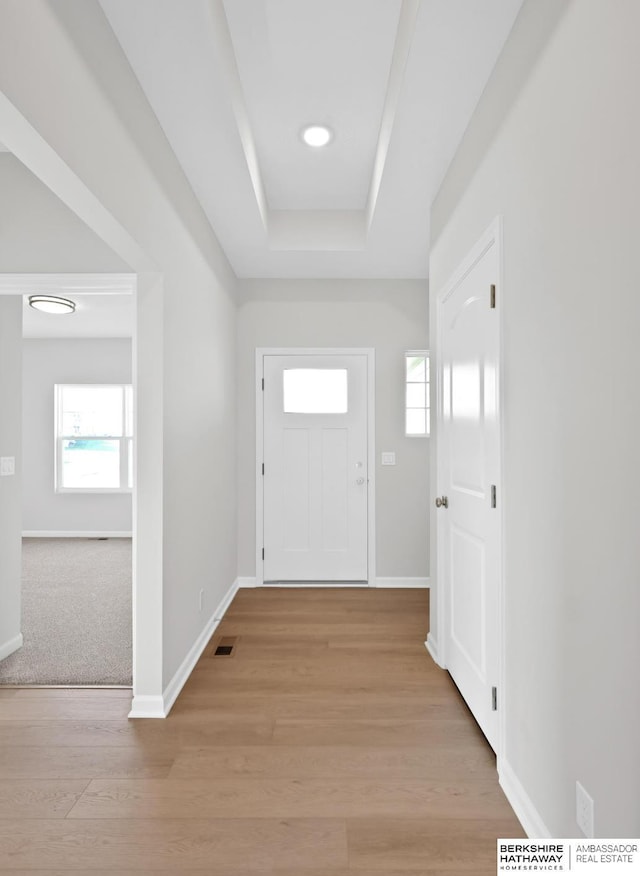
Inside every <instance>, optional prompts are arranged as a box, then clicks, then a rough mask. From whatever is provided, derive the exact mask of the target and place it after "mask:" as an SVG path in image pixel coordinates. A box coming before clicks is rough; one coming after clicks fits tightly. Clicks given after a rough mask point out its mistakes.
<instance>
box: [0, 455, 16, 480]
mask: <svg viewBox="0 0 640 876" xmlns="http://www.w3.org/2000/svg"><path fill="white" fill-rule="evenodd" d="M15 473H16V458H15V456H2V457H0V476H2V477H10V476H11V475H14V474H15Z"/></svg>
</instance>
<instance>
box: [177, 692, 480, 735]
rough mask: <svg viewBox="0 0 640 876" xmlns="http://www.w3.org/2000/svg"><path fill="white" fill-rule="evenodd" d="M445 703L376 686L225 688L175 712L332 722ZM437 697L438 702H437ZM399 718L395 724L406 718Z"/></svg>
mask: <svg viewBox="0 0 640 876" xmlns="http://www.w3.org/2000/svg"><path fill="white" fill-rule="evenodd" d="M440 699H441V702H438V701H437V698H435V697H430V696H429V695H428V694H426V693H425V694H424V696H423V697H420V696H419V694H415V693H411V694H407V693H402V692H401V693H399V694H398V693H392V692H389V693H379V692H376V691H375V690H364V691H363V690H362V689H361V688H357V687H354V688H348V689H346V690H340V691H337V692H334V693H333V694H332V693H331V692H330V691H328V690H321V691H314V690H307V691H306V693H300V692H298V691H296V692H293V693H286V692H285V693H277V692H274V693H270V692H266V691H263V692H259V691H253V692H248V691H237V692H231V691H229V690H226V691H222V692H220V693H219V694H218V695H217V696H216V695H212V694H211V692H210V691H208V692H207V691H205V692H204V694H203V695H201V696H200V695H198V694H194V693H192V691H191V690H190V691H188V692H185V694H184V696H181V697H180V699H179V701H178V702H177V703H176V706H175V707H174V711H173V712H172V716H173V717H174V719H175V721H176V723H178V722H180V723H181V725H185V726H186V725H187V723H188V722H189V721H191V720H192V718H193V717H194V716H196V715H198V716H200V719H201V721H202V722H203V723H204V722H205V721H207V720H214V719H215V717H216V715H219V713H220V711H221V710H225V711H227V710H228V711H229V712H233V713H234V714H236V715H238V716H240V715H242V714H245V715H265V714H268V715H270V716H272V717H274V718H277V719H282V720H283V721H286V720H291V721H295V720H300V721H302V722H315V721H322V720H324V719H328V720H333V721H345V722H348V721H357V720H359V719H361V720H363V721H375V720H376V719H378V718H380V715H399V716H402V718H404V719H405V720H407V721H434V720H438V714H441V712H442V711H443V710H444V709H446V708H447V701H448V698H447V696H446V694H442V696H441V698H440ZM434 700H435V701H434ZM457 717H458V718H459V719H461V720H465V721H468V720H470V719H469V716H468V715H464V714H458V716H457ZM402 718H398V719H397V721H396V723H399V722H401V720H402Z"/></svg>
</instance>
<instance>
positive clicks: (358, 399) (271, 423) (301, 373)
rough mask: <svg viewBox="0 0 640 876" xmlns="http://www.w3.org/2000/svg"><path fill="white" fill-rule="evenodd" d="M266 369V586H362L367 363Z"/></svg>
mask: <svg viewBox="0 0 640 876" xmlns="http://www.w3.org/2000/svg"><path fill="white" fill-rule="evenodd" d="M263 369H264V370H263V376H264V393H263V394H264V430H263V460H264V474H263V479H264V542H263V543H264V580H265V581H318V582H320V581H366V580H367V577H368V572H367V510H368V474H367V449H368V441H367V356H366V355H358V354H349V355H333V354H331V355H329V354H322V355H315V354H314V355H311V354H309V355H291V356H276V355H265V356H264V358H263Z"/></svg>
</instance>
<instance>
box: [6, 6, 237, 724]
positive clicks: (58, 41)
mask: <svg viewBox="0 0 640 876" xmlns="http://www.w3.org/2000/svg"><path fill="white" fill-rule="evenodd" d="M0 83H1V87H2V90H3V94H4V97H3V99H2V100H1V101H0V141H2V142H4V143H5V144H6V145H7V146H8V147H9V148H11V149H12V151H13V152H14V153H15V154H16V155H17V156H18V157H19V158H20V159H21V161H23V163H24V164H26V165H27V166H28V167H30V168H31V169H32V170H33V172H34V173H36V174H37V175H38V176H39V177H40V178H41V179H43V180H45V181H46V183H47V185H49V186H50V187H51V188H52V189H53V190H54V191H55V192H56V194H57V195H58V196H59V197H60V198H61V199H62V200H64V202H65V203H66V204H67V205H69V206H71V207H72V209H73V210H74V211H75V212H77V213H78V215H80V216H82V217H83V219H84V220H85V221H86V222H87V224H89V225H90V227H91V228H93V229H94V231H95V232H96V233H97V234H98V235H99V236H100V237H101V239H103V240H104V241H105V242H107V243H108V244H109V246H110V247H111V248H112V249H114V250H115V251H116V252H117V253H118V254H119V256H120V258H122V259H123V260H124V261H125V262H126V264H127V265H128V266H129V267H130V268H131V269H132V270H134V271H136V272H138V274H139V283H138V293H139V294H138V296H137V318H138V326H137V338H136V342H135V346H134V350H135V352H134V359H135V369H136V374H137V380H138V384H139V387H140V394H139V398H138V406H137V409H138V422H137V429H138V437H139V447H140V449H141V453H140V456H139V459H138V497H137V501H138V508H139V514H138V524H139V525H138V536H139V537H138V545H137V548H138V549H137V552H136V570H135V580H136V585H135V586H136V589H135V618H136V620H135V630H136V632H135V635H134V651H135V662H134V666H135V691H134V692H135V695H136V699H138V698H140V700H139V702H140V703H141V704H143V706H142V707H144V706H145V704H148V705H149V709H151V710H155V711H157V709H158V708H160V705H159V702H160V699H161V695H162V691H163V689H164V688H166V686H167V684H168V682H169V680H170V679H171V678H172V677H173V675H174V673H175V672H176V670H177V669H178V667H179V666H180V664H181V663H182V661H183V660H184V659H185V657H186V656H187V655H188V653H189V651H190V649H191V648H192V646H193V644H194V643H195V641H196V640H197V638H198V636H199V635H200V634H201V632H202V631H203V630H204V629H205V627H206V625H207V622H208V620H209V619H210V618H211V616H212V614H213V612H214V609H215V607H216V606H217V604H218V603H219V601H220V599H221V597H222V595H223V594H224V593H226V591H227V590H228V588H229V587H230V586H231V584H232V583H233V581H234V579H235V576H236V563H237V548H236V506H235V490H236V484H235V432H234V425H235V395H236V393H235V336H236V325H235V320H236V308H235V301H234V298H233V291H234V283H235V278H234V275H233V273H232V271H231V269H230V267H229V265H228V262H227V261H226V258H225V256H224V254H223V253H222V251H221V249H220V246H219V244H218V242H217V240H216V238H215V236H214V234H213V232H212V230H211V226H210V225H209V223H208V221H207V219H206V217H205V215H204V213H203V211H202V209H201V207H200V206H199V204H198V202H197V201H196V198H195V196H194V194H193V191H192V190H191V188H190V186H189V184H188V182H187V180H186V178H185V177H184V174H183V173H182V171H181V170H180V168H179V166H178V163H177V161H176V158H175V156H174V155H173V153H172V151H171V149H170V147H169V145H168V143H167V141H166V138H165V137H164V134H163V132H162V129H161V128H160V126H159V124H158V122H157V119H156V118H155V116H154V115H153V113H152V111H151V109H150V107H149V105H148V103H147V101H146V99H145V98H144V95H143V93H142V91H141V89H140V87H139V85H138V83H137V81H136V80H135V78H134V76H133V73H132V71H131V69H130V67H129V65H128V63H127V61H126V59H125V57H124V55H123V54H122V52H121V50H120V47H119V45H118V44H117V41H116V40H115V37H114V35H113V33H112V31H111V30H110V28H109V25H108V23H107V21H106V19H105V17H104V15H103V14H102V11H101V9H100V7H99V5H98V3H97V2H95V0H80V2H78V0H56V2H51V0H34V2H31V3H29V4H24V3H23V2H21V0H6V2H3V3H2V4H1V5H0ZM212 160H215V157H214V156H212ZM52 262H53V263H52V264H48V265H47V267H46V269H47V270H48V271H56V270H68V266H67V265H65V266H64V268H61V267H60V266H58V265H57V264H55V254H52ZM31 269H32V268H31V265H30V264H25V265H24V270H31ZM86 269H90V266H86ZM142 451H143V452H142ZM221 459H222V460H224V461H225V464H224V465H220V462H219V461H220V460H221ZM200 589H203V590H204V608H203V610H202V611H201V610H200V609H199V592H200ZM143 698H150V699H143ZM155 711H154V713H155Z"/></svg>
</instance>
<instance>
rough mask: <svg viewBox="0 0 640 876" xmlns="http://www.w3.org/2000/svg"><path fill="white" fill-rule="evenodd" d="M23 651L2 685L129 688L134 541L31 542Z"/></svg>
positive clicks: (26, 548) (26, 557)
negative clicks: (132, 554) (118, 686)
mask: <svg viewBox="0 0 640 876" xmlns="http://www.w3.org/2000/svg"><path fill="white" fill-rule="evenodd" d="M22 561H23V569H22V634H23V636H24V645H23V647H22V648H20V649H19V650H18V651H15V652H14V653H13V654H11V655H10V656H9V657H7V658H6V659H5V660H2V661H0V684H88V685H93V684H97V685H101V684H104V685H112V684H115V685H118V684H124V685H128V684H131V659H132V655H131V649H132V644H131V539H130V538H110V539H107V540H105V541H102V540H97V539H84V538H25V539H24V540H23V553H22Z"/></svg>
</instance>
